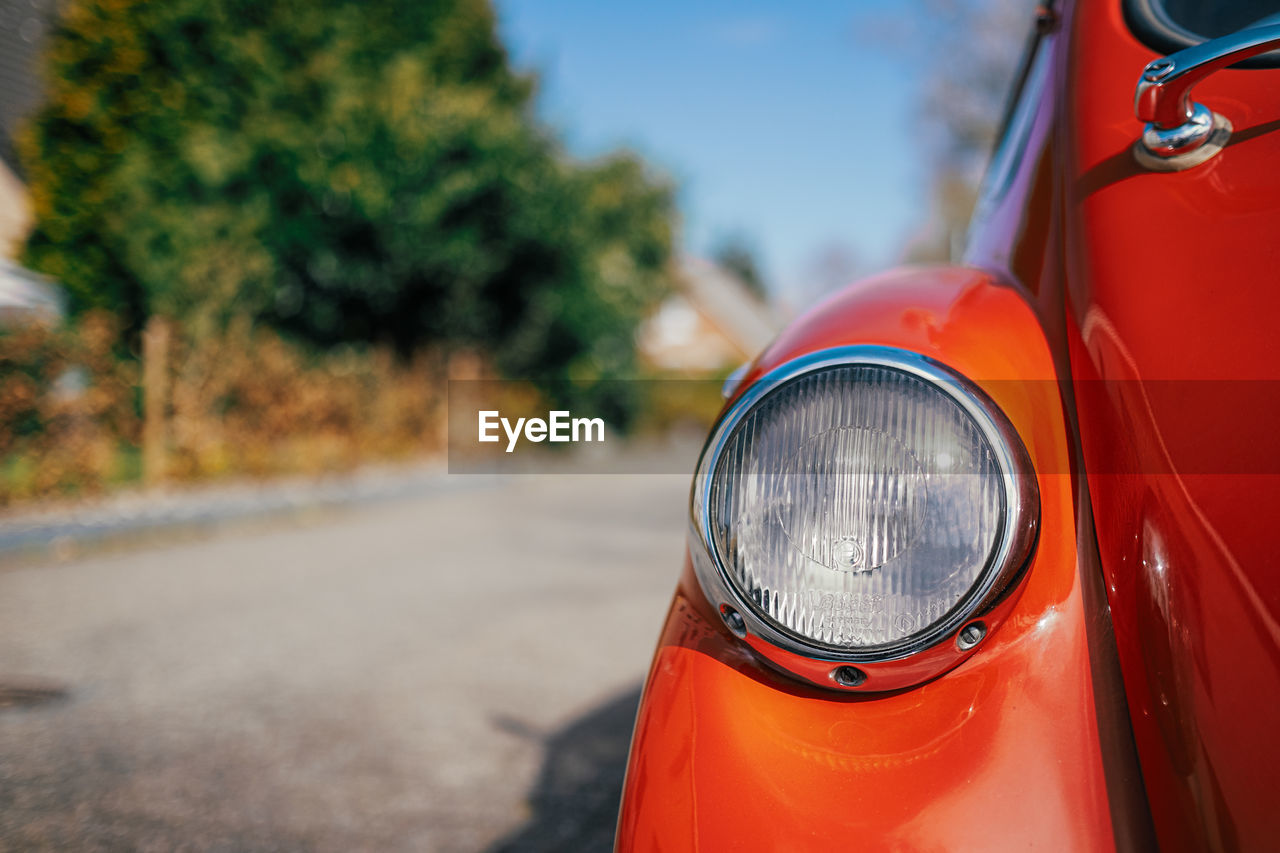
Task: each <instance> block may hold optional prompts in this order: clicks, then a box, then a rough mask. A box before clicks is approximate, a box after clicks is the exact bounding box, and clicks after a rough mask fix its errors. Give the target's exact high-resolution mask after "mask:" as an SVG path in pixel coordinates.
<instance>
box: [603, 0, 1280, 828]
mask: <svg viewBox="0 0 1280 853" xmlns="http://www.w3.org/2000/svg"><path fill="white" fill-rule="evenodd" d="M1266 6H1268V4H1267V3H1257V2H1245V0H1224V2H1218V3H1214V4H1207V3H1206V4H1192V3H1185V2H1178V0H1163V2H1162V0H1078V2H1062V3H1058V4H1055V5H1054V6H1052V7H1044V8H1041V9H1040V10H1039V12H1038V16H1037V19H1036V26H1035V30H1034V36H1033V38H1032V40H1031V43H1030V45H1029V49H1028V51H1027V55H1026V60H1025V62H1024V66H1023V70H1022V72H1021V74H1020V76H1019V83H1018V88H1017V90H1016V91H1015V93H1014V97H1013V100H1012V105H1011V108H1010V110H1009V115H1008V118H1007V120H1006V122H1005V130H1004V131H1003V133H1002V137H1001V141H1000V144H999V146H998V149H997V152H996V154H995V157H994V161H993V163H992V165H991V167H990V170H989V173H988V177H987V180H986V186H985V189H984V191H983V195H982V198H981V201H980V204H979V208H978V212H977V214H976V217H975V224H974V228H973V231H972V236H971V241H970V245H969V249H968V252H967V255H966V257H965V261H964V264H963V265H957V266H951V267H942V268H931V269H904V270H901V271H896V272H891V273H889V274H886V275H881V276H878V277H876V278H873V279H870V280H867V281H863V282H861V283H858V284H856V285H853V286H852V287H850V288H849V289H847V290H846V291H844V292H841V293H839V294H837V295H836V296H834V297H833V298H831V299H829V300H828V301H826V302H825V303H823V304H821V305H819V306H817V307H816V308H814V309H813V310H812V311H810V312H809V313H808V314H807V315H806V316H804V317H803V318H801V319H800V320H798V321H797V322H796V323H794V324H793V325H792V326H791V328H789V329H788V330H787V331H785V332H784V333H783V334H782V335H781V336H780V337H779V338H778V339H777V340H776V341H775V342H774V343H773V344H772V345H770V346H769V347H768V348H767V349H766V350H765V352H764V353H762V354H761V355H760V356H759V357H758V358H757V360H756V361H755V362H754V363H753V364H752V365H751V366H750V368H749V370H748V371H747V373H746V375H745V376H744V377H743V378H742V380H741V381H740V382H738V383H737V384H736V386H735V387H734V388H732V389H731V391H730V395H729V399H728V402H727V405H726V408H725V410H724V412H723V413H722V415H721V417H720V419H719V421H718V423H717V424H716V426H715V427H714V428H713V430H712V434H711V437H710V439H709V441H708V443H707V445H706V448H705V450H704V451H703V455H702V458H701V461H700V463H699V466H698V470H697V473H696V475H695V479H694V484H693V490H692V499H691V502H692V506H691V528H690V530H691V533H690V540H689V554H688V559H687V561H686V565H685V571H684V573H683V576H682V579H681V581H680V583H679V586H678V588H677V590H676V594H675V598H674V601H673V602H672V605H671V609H670V611H669V613H668V615H667V620H666V625H665V627H664V629H663V632H662V635H661V640H660V642H659V645H658V649H657V652H656V654H655V657H654V660H653V665H652V668H651V670H650V673H649V678H648V681H647V684H646V686H645V690H644V695H643V699H642V702H641V706H640V712H639V717H638V720H637V724H636V729H635V735H634V738H633V741H632V747H631V754H630V761H629V766H628V771H627V778H626V784H625V790H624V795H623V803H622V811H621V815H620V819H619V826H618V837H617V848H618V849H619V850H620V851H657V850H662V851H680V850H708V851H726V850H761V851H764V850H778V851H802V850H846V849H889V850H956V849H974V850H1002V849H1027V848H1038V849H1047V850H1110V849H1115V848H1119V849H1126V850H1127V849H1135V848H1137V849H1148V848H1152V847H1154V846H1156V845H1157V844H1158V845H1159V847H1161V848H1163V849H1166V850H1174V851H1178V850H1268V849H1276V848H1277V845H1278V844H1280V842H1278V841H1277V839H1280V808H1277V806H1276V803H1277V800H1276V797H1277V791H1280V558H1278V557H1277V556H1276V554H1277V548H1276V547H1275V545H1274V544H1273V543H1272V541H1271V538H1270V535H1271V534H1272V533H1273V532H1274V529H1275V527H1276V523H1277V520H1280V440H1278V438H1277V424H1280V393H1277V388H1280V383H1278V382H1277V380H1280V334H1277V333H1275V332H1274V331H1272V328H1271V322H1272V320H1271V319H1269V318H1274V317H1275V316H1276V315H1277V313H1280V287H1277V284H1280V70H1277V66H1280V58H1278V56H1280V54H1273V53H1268V51H1271V50H1273V49H1276V48H1280V16H1273V17H1271V18H1264V17H1263V16H1264V15H1267V14H1268V13H1269V12H1275V11H1277V9H1276V8H1265V7H1266ZM1166 54H1167V55H1166ZM957 61H963V57H958V58H957Z"/></svg>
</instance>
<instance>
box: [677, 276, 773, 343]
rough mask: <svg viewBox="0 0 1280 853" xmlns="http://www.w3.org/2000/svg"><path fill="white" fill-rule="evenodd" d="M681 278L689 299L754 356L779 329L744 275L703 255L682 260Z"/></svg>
mask: <svg viewBox="0 0 1280 853" xmlns="http://www.w3.org/2000/svg"><path fill="white" fill-rule="evenodd" d="M680 280H681V284H682V285H683V288H682V289H683V290H684V292H685V294H686V295H687V296H688V298H689V300H690V301H691V302H692V303H693V304H694V307H695V308H697V309H698V310H699V311H700V312H701V313H702V314H703V315H704V316H705V317H706V318H707V319H708V320H709V321H710V322H711V323H712V324H713V325H714V326H715V327H716V328H717V329H719V330H720V332H721V333H722V334H723V335H724V336H725V337H727V338H729V339H730V340H731V341H733V343H734V344H735V345H736V346H738V347H740V348H741V349H742V350H743V352H744V353H745V354H746V355H750V356H754V355H755V354H756V353H758V352H759V351H760V350H762V349H764V348H765V346H766V345H767V344H768V343H769V341H771V340H773V336H774V334H776V333H777V331H778V328H779V323H778V319H777V317H776V315H775V314H774V313H773V311H771V310H770V309H769V306H768V305H767V304H765V302H764V300H763V299H761V298H760V297H758V296H756V294H755V293H753V292H752V291H751V289H750V288H749V287H747V285H746V283H745V282H743V281H742V279H740V278H738V277H737V276H736V275H734V274H733V273H731V272H729V271H728V270H726V269H724V268H723V267H721V266H717V265H716V264H713V263H711V262H710V261H705V260H703V259H702V258H694V257H685V258H682V259H681V261H680Z"/></svg>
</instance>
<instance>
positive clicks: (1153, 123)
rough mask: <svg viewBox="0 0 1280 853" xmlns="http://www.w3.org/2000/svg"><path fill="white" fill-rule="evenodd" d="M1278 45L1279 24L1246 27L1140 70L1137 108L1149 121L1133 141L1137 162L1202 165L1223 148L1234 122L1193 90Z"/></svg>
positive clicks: (1168, 167)
mask: <svg viewBox="0 0 1280 853" xmlns="http://www.w3.org/2000/svg"><path fill="white" fill-rule="evenodd" d="M1276 47H1280V24H1267V25H1266V26H1261V27H1248V28H1246V29H1243V30H1240V31H1239V32H1236V33H1232V34H1231V35H1229V36H1223V37H1222V38H1217V39H1212V40H1211V41H1207V42H1204V43H1203V44H1198V45H1196V46H1195V47H1189V48H1187V49H1186V50H1180V51H1178V52H1177V53H1171V54H1169V55H1168V56H1166V57H1164V58H1162V59H1157V60H1154V61H1152V62H1150V63H1148V64H1147V67H1146V68H1144V69H1142V76H1141V77H1140V78H1139V79H1138V88H1137V91H1136V92H1134V96H1133V111H1134V114H1135V115H1137V117H1138V120H1139V121H1145V122H1147V126H1146V129H1145V130H1143V132H1142V137H1141V138H1140V139H1139V140H1138V141H1137V142H1136V143H1134V146H1133V153H1134V156H1135V157H1136V158H1137V160H1138V162H1139V163H1141V164H1142V165H1144V166H1146V167H1147V168H1149V169H1155V170H1158V171H1162V172H1172V171H1177V170H1179V169H1187V168H1190V167H1191V166H1196V165H1199V164H1200V163H1203V162H1204V161H1206V160H1208V159H1209V158H1210V157H1212V156H1213V155H1215V154H1217V153H1218V152H1219V151H1221V150H1222V148H1223V146H1224V145H1226V143H1227V139H1228V138H1229V137H1230V136H1231V122H1230V121H1229V120H1228V119H1227V118H1226V117H1225V116H1222V115H1219V114H1218V113H1215V112H1213V111H1212V110H1210V109H1209V108H1208V107H1206V106H1204V104H1197V103H1196V102H1194V101H1192V100H1191V89H1192V88H1193V87H1194V86H1195V85H1196V84H1197V83H1199V82H1200V81H1201V80H1203V79H1204V78H1206V77H1208V76H1209V75H1210V74H1212V73H1213V72H1215V71H1217V70H1219V69H1221V68H1226V67H1227V66H1228V65H1234V64H1235V63H1237V62H1240V61H1241V60H1244V59H1248V58H1249V57H1251V56H1255V55H1257V54H1259V53H1266V52H1267V51H1269V50H1272V49H1273V48H1276Z"/></svg>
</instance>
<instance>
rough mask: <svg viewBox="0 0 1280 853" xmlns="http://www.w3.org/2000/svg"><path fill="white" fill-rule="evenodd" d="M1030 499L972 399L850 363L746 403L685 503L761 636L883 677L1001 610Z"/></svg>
mask: <svg viewBox="0 0 1280 853" xmlns="http://www.w3.org/2000/svg"><path fill="white" fill-rule="evenodd" d="M1034 489H1035V486H1034V476H1033V475H1032V474H1031V471H1030V464H1029V462H1028V461H1027V460H1026V452H1025V450H1024V449H1023V448H1022V446H1021V443H1020V442H1019V441H1018V439H1017V436H1016V433H1014V431H1013V429H1012V427H1011V426H1009V425H1008V422H1007V421H1006V420H1005V419H1004V417H1003V415H1002V414H1001V413H1000V412H999V411H998V409H996V408H995V406H994V404H992V403H990V401H989V400H987V399H986V397H985V396H984V395H982V394H981V392H979V391H978V390H977V389H976V387H974V386H972V385H971V384H970V383H968V382H967V381H965V380H963V379H962V378H961V377H959V376H958V375H956V374H954V373H952V372H950V371H948V370H947V369H945V368H943V367H941V366H940V365H938V364H936V363H934V362H931V361H929V360H927V359H924V358H922V357H920V356H917V355H914V354H911V353H907V352H904V351H900V350H891V349H887V348H872V347H859V348H846V349H842V350H834V351H824V352H821V353H816V354H814V355H813V356H809V357H807V358H806V359H802V360H800V361H798V362H792V363H790V364H788V365H784V366H783V367H782V368H779V369H778V370H777V371H774V372H773V373H772V374H770V376H766V377H765V378H764V379H763V380H761V381H760V382H759V383H757V384H756V385H755V386H753V388H752V389H751V390H750V391H749V392H748V393H747V394H745V395H744V397H743V398H742V399H741V400H739V401H738V403H737V404H735V406H734V407H733V408H732V409H731V410H730V412H729V413H727V415H726V417H725V418H724V419H723V420H722V422H721V424H720V426H719V427H718V428H717V430H716V432H715V433H714V434H713V436H712V441H711V443H710V444H709V445H708V449H707V451H706V452H705V453H704V455H703V460H702V468H701V470H700V472H699V476H698V480H697V482H696V483H695V490H694V500H695V516H700V518H701V525H700V527H701V531H700V532H701V534H702V537H703V539H704V545H705V547H706V548H707V550H708V551H709V552H710V556H712V557H713V563H712V564H711V565H710V566H708V570H710V569H714V573H715V578H714V579H713V582H714V583H715V584H716V585H718V586H720V587H722V589H723V591H724V592H726V593H728V598H729V599H730V600H731V601H732V602H734V603H737V604H739V605H745V609H746V611H747V613H748V614H749V615H750V616H751V617H753V621H755V622H756V623H758V624H760V625H761V626H762V627H763V628H764V629H765V630H763V631H762V632H761V633H762V634H765V635H771V636H772V638H773V639H775V640H780V641H782V643H783V644H784V645H791V646H798V647H799V648H798V650H800V651H802V652H808V653H814V652H827V653H833V654H835V655H836V656H837V657H841V658H843V659H848V660H879V659H892V658H896V657H901V656H904V655H908V654H910V653H912V652H913V651H915V650H918V649H920V648H922V647H925V646H928V645H930V644H931V643H935V642H938V641H939V640H940V639H941V638H943V637H945V636H947V635H949V634H950V633H952V632H954V631H955V630H957V629H958V628H959V627H960V625H961V624H962V623H963V622H964V621H965V620H966V619H967V618H968V617H969V616H970V615H971V614H973V613H974V612H975V611H976V610H978V609H980V608H981V607H982V606H983V604H984V603H986V602H989V601H990V599H991V598H992V597H993V596H994V595H998V594H999V592H1000V591H1001V589H1002V588H1003V587H1004V586H1006V585H1007V583H1008V581H1009V579H1010V576H1011V573H1012V572H1016V570H1017V569H1018V568H1020V567H1021V564H1022V563H1024V562H1025V558H1026V556H1027V554H1028V552H1029V548H1030V544H1031V541H1030V539H1029V537H1028V535H1027V533H1028V532H1029V530H1033V529H1034V519H1033V520H1032V523H1031V524H1030V525H1028V524H1027V515H1028V513H1031V514H1032V515H1033V516H1034V513H1035V512H1036V510H1037V503H1038V502H1037V501H1036V500H1035V499H1034V498H1035V491H1034ZM1015 562H1016V563H1017V564H1018V565H1013V564H1014V563H1015ZM704 585H705V584H704Z"/></svg>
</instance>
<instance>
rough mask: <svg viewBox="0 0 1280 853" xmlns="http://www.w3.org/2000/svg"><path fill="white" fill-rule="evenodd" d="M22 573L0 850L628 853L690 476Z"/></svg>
mask: <svg viewBox="0 0 1280 853" xmlns="http://www.w3.org/2000/svg"><path fill="white" fill-rule="evenodd" d="M451 479H453V480H455V481H456V482H455V484H454V485H456V486H457V487H456V488H449V489H443V490H440V491H438V492H435V493H431V494H419V495H408V496H405V497H403V498H398V499H396V500H391V501H381V502H379V503H377V504H374V505H364V506H357V507H354V508H350V507H349V508H345V509H343V508H336V509H335V508H329V509H322V510H317V511H315V512H314V513H313V514H311V515H309V516H307V517H305V518H302V519H298V518H291V519H289V520H277V521H275V522H272V523H271V524H269V525H265V526H264V525H261V524H259V525H252V526H239V527H232V528H230V529H221V530H219V531H217V532H215V533H212V534H206V535H203V536H201V537H199V538H197V539H195V540H192V541H185V542H178V543H170V544H167V545H163V546H155V545H154V544H152V545H146V546H143V545H137V546H134V547H126V548H124V549H120V548H116V549H115V550H112V551H111V552H109V553H101V554H99V555H97V556H93V555H88V556H82V557H77V558H74V559H71V560H69V561H63V562H56V561H50V560H48V559H43V560H42V561H37V562H28V563H26V564H22V565H16V566H10V567H8V568H0V849H4V850H9V849H22V850H26V849H37V850H39V849H56V850H165V851H169V850H227V851H256V850H332V851H358V850H378V851H384V850H414V851H418V850H427V851H480V850H495V851H496V850H531V851H533V850H557V851H559V850H594V849H609V845H610V844H611V840H612V830H613V821H614V819H615V816H616V797H617V791H618V786H619V784H620V778H621V772H622V763H623V761H624V760H625V750H626V745H627V742H628V739H629V736H630V728H631V723H632V719H633V716H634V711H635V703H636V700H637V696H638V690H639V686H640V683H641V680H642V678H643V676H644V672H645V668H646V666H647V664H648V659H649V655H650V653H651V651H652V649H653V645H654V642H655V641H656V638H657V632H658V629H659V627H660V624H661V619H662V616H663V613H664V609H665V606H666V603H667V600H668V598H669V596H670V593H671V590H672V588H673V586H674V582H675V577H676V574H677V571H678V569H679V561H680V559H681V553H682V548H683V535H684V534H683V529H684V528H683V525H684V517H685V516H684V513H685V501H686V495H687V488H688V478H687V476H674V475H662V476H657V475H653V476H643V475H632V476H604V475H579V476H516V477H510V478H507V479H505V480H496V479H493V478H474V480H473V481H468V480H467V478H465V477H460V478H451Z"/></svg>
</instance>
